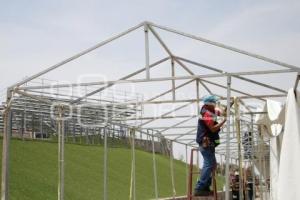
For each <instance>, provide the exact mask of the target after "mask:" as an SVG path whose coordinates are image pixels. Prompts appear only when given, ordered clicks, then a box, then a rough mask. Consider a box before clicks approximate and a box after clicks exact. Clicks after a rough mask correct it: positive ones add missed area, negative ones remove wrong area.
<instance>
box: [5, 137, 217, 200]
mask: <svg viewBox="0 0 300 200" xmlns="http://www.w3.org/2000/svg"><path fill="white" fill-rule="evenodd" d="M0 142H1V148H2V141H0ZM10 151H11V152H10V156H11V157H10V166H11V168H10V185H9V187H10V197H11V198H10V199H12V200H20V199H22V200H41V199H43V200H46V199H49V200H52V199H53V200H54V199H57V177H58V175H57V167H58V162H57V144H56V143H52V142H39V141H21V140H12V142H11V146H10ZM156 158H157V173H158V188H159V196H160V197H166V196H172V182H171V176H170V160H169V159H168V158H167V157H165V156H161V155H157V156H156ZM108 161H109V162H108V199H112V200H122V199H129V190H130V172H131V150H130V149H128V148H110V149H109V153H108ZM152 167H153V165H152V154H151V153H147V152H144V151H141V150H136V194H137V199H138V200H142V199H151V198H153V197H154V181H153V170H152V169H153V168H152ZM174 169H175V173H174V174H175V187H176V192H177V195H178V196H179V195H185V193H186V178H185V177H186V167H185V164H184V163H182V162H180V161H174ZM218 182H219V184H220V187H221V185H222V184H223V180H220V179H219V181H218ZM65 199H67V200H93V199H103V147H102V146H95V145H94V146H92V145H76V144H66V145H65Z"/></svg>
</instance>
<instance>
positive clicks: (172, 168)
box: [169, 141, 176, 199]
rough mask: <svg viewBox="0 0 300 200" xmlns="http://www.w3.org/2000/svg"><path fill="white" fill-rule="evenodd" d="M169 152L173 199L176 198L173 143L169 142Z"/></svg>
mask: <svg viewBox="0 0 300 200" xmlns="http://www.w3.org/2000/svg"><path fill="white" fill-rule="evenodd" d="M169 151H170V168H171V169H170V171H171V181H172V191H173V198H174V199H175V196H176V189H175V179H174V165H173V143H172V141H169Z"/></svg>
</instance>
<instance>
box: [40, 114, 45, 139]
mask: <svg viewBox="0 0 300 200" xmlns="http://www.w3.org/2000/svg"><path fill="white" fill-rule="evenodd" d="M40 134H41V139H44V134H43V115H42V113H40Z"/></svg>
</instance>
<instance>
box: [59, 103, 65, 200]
mask: <svg viewBox="0 0 300 200" xmlns="http://www.w3.org/2000/svg"><path fill="white" fill-rule="evenodd" d="M63 109H64V108H63V106H59V111H58V112H59V117H58V200H63V199H64V156H65V152H64V151H65V147H64V144H65V127H64V121H63V112H64V110H63Z"/></svg>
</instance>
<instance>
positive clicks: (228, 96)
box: [225, 76, 231, 200]
mask: <svg viewBox="0 0 300 200" xmlns="http://www.w3.org/2000/svg"><path fill="white" fill-rule="evenodd" d="M230 92H231V76H227V123H226V131H227V135H226V170H225V189H226V191H225V200H229V199H230V198H229V178H228V177H229V159H230Z"/></svg>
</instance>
